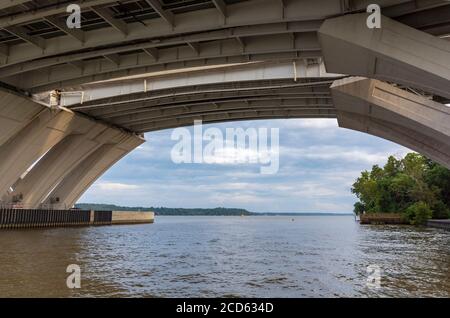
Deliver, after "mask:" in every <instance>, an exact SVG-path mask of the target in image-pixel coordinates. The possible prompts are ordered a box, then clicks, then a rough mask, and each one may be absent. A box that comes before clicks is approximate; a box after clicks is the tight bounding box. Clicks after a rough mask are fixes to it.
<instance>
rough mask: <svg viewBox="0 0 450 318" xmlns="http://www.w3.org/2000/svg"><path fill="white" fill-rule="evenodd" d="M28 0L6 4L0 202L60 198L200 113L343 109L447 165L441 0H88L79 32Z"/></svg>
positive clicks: (64, 201) (446, 52)
mask: <svg viewBox="0 0 450 318" xmlns="http://www.w3.org/2000/svg"><path fill="white" fill-rule="evenodd" d="M36 3H37V1H36ZM36 3H34V1H9V2H8V4H2V2H0V10H1V11H0V81H1V83H0V86H1V87H0V176H1V179H0V203H3V204H11V203H18V204H21V205H22V206H24V207H26V208H37V207H40V206H43V205H45V206H47V205H51V206H52V207H54V208H57V209H63V208H69V207H71V206H72V205H73V204H74V203H75V202H76V201H77V200H78V198H79V197H80V196H81V195H82V194H83V193H84V192H85V191H86V189H87V188H88V187H89V186H90V185H91V184H92V183H93V182H94V181H95V180H96V179H98V178H99V177H100V176H101V175H102V174H103V173H104V172H105V171H106V170H107V169H108V168H110V167H111V166H112V165H113V164H114V163H116V162H117V161H118V160H120V159H121V158H122V157H123V156H125V155H126V154H127V153H129V152H130V151H132V150H133V149H135V148H136V147H137V146H139V145H140V144H142V143H143V142H144V139H143V133H145V132H150V131H156V130H161V129H167V128H174V127H180V126H187V125H192V124H193V122H194V120H199V119H200V120H202V121H203V122H204V123H214V122H225V121H236V120H250V119H273V118H337V120H338V124H339V126H340V127H343V128H348V129H353V130H357V131H361V132H365V133H369V134H372V135H375V136H378V137H381V138H385V139H388V140H391V141H393V142H396V143H398V144H401V145H404V146H406V147H409V148H411V149H413V150H416V151H418V152H420V153H423V154H424V155H426V156H428V157H429V158H431V159H433V160H435V161H436V162H439V163H441V164H443V165H445V166H446V167H448V168H450V107H448V106H446V105H445V104H446V103H449V102H450V41H449V38H450V37H449V35H450V10H449V9H450V3H449V2H448V1H438V0H431V1H424V2H421V1H405V0H403V1H395V0H392V1H388V0H386V1H383V4H382V7H383V10H382V13H383V14H384V16H383V17H382V21H381V23H382V28H381V29H369V28H367V27H366V19H367V14H365V13H358V12H360V11H364V9H365V5H367V4H366V2H365V1H351V2H350V1H340V0H336V1H327V4H326V5H325V4H322V3H321V4H320V5H319V4H318V2H317V1H309V0H305V1H278V0H276V1H275V0H262V1H255V0H249V1H203V2H202V1H193V2H192V3H193V4H191V6H186V7H185V6H184V4H183V3H181V2H180V3H179V4H177V5H175V4H172V5H170V4H166V3H165V2H160V1H153V0H148V1H147V0H146V1H127V4H126V7H127V8H128V9H127V10H129V11H127V13H123V10H122V11H121V10H120V8H119V7H117V4H116V2H115V1H108V0H86V1H84V2H82V4H81V6H82V7H83V8H84V9H85V10H87V13H86V14H85V15H84V19H85V22H86V23H87V24H88V25H89V27H87V28H85V29H81V30H75V31H74V30H70V29H67V28H65V27H64V24H62V23H61V22H64V18H65V13H64V10H63V9H65V7H63V6H59V5H48V6H42V7H37V8H36V6H34V7H33V6H32V4H34V5H35V4H36ZM161 3H162V4H163V5H162V6H161ZM349 3H351V4H349ZM135 6H137V7H135ZM18 8H22V10H19V9H18ZM24 8H25V9H24ZM26 8H28V9H26ZM122 9H123V8H122ZM133 10H135V12H134V11H133ZM130 12H131V13H130ZM133 12H134V15H133ZM137 12H143V13H142V15H140V14H138V13H137ZM349 13H351V14H349ZM44 26H46V27H44ZM169 70H173V71H171V72H168V71H169ZM161 71H162V72H161ZM158 72H159V73H158ZM147 73H151V74H147ZM135 75H136V76H135ZM98 81H101V82H98ZM53 89H62V94H61V98H60V100H59V105H56V107H50V106H49V105H47V103H46V102H49V99H48V98H49V93H48V91H50V90H53ZM38 101H39V102H38Z"/></svg>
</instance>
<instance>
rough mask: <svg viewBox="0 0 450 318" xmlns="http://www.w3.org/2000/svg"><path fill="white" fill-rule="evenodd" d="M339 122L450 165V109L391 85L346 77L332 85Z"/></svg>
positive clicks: (341, 124)
mask: <svg viewBox="0 0 450 318" xmlns="http://www.w3.org/2000/svg"><path fill="white" fill-rule="evenodd" d="M331 94H332V97H333V102H334V105H335V107H336V110H337V114H338V115H337V117H338V122H339V125H340V126H342V127H345V128H351V129H355V130H359V131H365V132H367V133H370V134H374V135H376V136H380V137H382V138H386V139H388V140H392V141H394V142H396V143H398V144H401V145H404V146H406V147H409V148H411V149H413V150H416V151H417V152H420V153H423V154H425V155H427V156H429V157H430V158H431V159H433V160H435V161H437V162H439V163H441V164H443V165H445V166H446V167H448V168H450V108H449V107H447V106H445V105H443V104H439V103H436V102H434V101H432V100H430V99H427V98H425V97H422V96H418V95H416V94H412V93H410V92H407V91H405V90H402V89H399V88H397V87H394V86H392V85H390V84H387V83H384V82H381V81H378V80H372V79H365V78H357V77H356V78H346V79H342V80H338V81H335V82H334V83H333V85H332V86H331Z"/></svg>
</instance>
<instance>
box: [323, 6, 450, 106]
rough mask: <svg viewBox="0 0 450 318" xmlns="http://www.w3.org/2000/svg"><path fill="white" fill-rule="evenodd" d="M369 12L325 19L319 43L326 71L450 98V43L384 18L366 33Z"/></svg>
mask: <svg viewBox="0 0 450 318" xmlns="http://www.w3.org/2000/svg"><path fill="white" fill-rule="evenodd" d="M367 16H368V15H367V14H366V13H361V14H351V15H345V16H341V17H337V18H332V19H328V20H326V21H325V22H324V23H323V24H322V26H321V27H320V30H319V41H320V44H321V47H322V52H323V56H324V61H325V67H326V69H327V72H333V73H340V74H351V75H358V76H364V77H369V78H375V79H380V80H384V81H391V82H395V83H399V84H403V85H406V86H411V87H416V88H420V89H423V90H424V91H426V92H430V93H434V94H436V95H438V96H442V97H445V98H447V99H450V89H449V87H450V63H449V61H450V41H447V40H444V39H440V38H437V37H435V36H432V35H430V34H427V33H425V32H422V31H418V30H416V29H414V28H410V27H408V26H406V25H404V24H402V23H399V22H397V21H394V20H391V19H389V18H387V17H384V16H382V18H381V28H380V29H369V28H368V27H367V25H366V20H367Z"/></svg>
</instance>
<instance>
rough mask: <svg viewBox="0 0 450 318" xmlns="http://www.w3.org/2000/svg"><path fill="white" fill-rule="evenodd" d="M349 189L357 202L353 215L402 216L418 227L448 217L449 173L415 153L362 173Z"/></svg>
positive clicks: (389, 160)
mask: <svg viewBox="0 0 450 318" xmlns="http://www.w3.org/2000/svg"><path fill="white" fill-rule="evenodd" d="M351 190H352V193H354V194H355V195H356V196H357V198H358V199H359V202H357V203H355V205H354V212H355V213H356V214H360V213H361V212H362V211H365V212H366V213H404V214H405V216H406V217H407V218H408V220H410V222H411V223H414V224H418V225H419V224H423V223H424V222H425V221H426V219H427V218H431V217H433V218H449V217H450V170H448V169H446V168H445V167H443V166H441V165H439V164H437V163H435V162H433V161H431V160H430V159H428V158H426V157H424V156H422V155H420V154H417V153H409V154H407V155H406V156H405V157H404V158H403V159H396V158H395V157H393V156H390V157H389V158H388V160H387V162H386V164H385V165H384V166H383V167H382V168H381V167H380V166H378V165H374V166H373V167H372V170H371V171H363V172H362V173H361V176H360V177H359V178H357V179H356V181H355V183H354V184H353V186H352V189H351Z"/></svg>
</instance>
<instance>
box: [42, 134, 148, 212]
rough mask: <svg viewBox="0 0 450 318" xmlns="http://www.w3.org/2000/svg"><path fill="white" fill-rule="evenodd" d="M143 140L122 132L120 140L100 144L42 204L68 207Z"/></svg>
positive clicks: (56, 207)
mask: <svg viewBox="0 0 450 318" xmlns="http://www.w3.org/2000/svg"><path fill="white" fill-rule="evenodd" d="M144 141H145V140H144V139H143V138H141V137H138V136H136V135H132V134H129V133H122V136H121V141H118V142H117V143H109V144H104V145H102V146H100V147H99V148H98V149H97V150H95V151H94V152H93V153H91V154H90V155H89V156H87V157H86V158H85V159H84V160H83V161H81V162H80V163H79V164H78V166H76V167H75V168H74V169H73V170H72V171H71V172H70V173H69V174H68V175H67V176H65V178H64V179H63V180H62V181H61V182H60V183H59V184H58V186H57V187H56V188H55V189H54V190H53V191H52V192H51V193H50V195H49V196H48V198H47V199H46V200H45V201H44V204H46V205H47V204H48V205H52V207H53V208H55V209H58V208H70V207H72V206H73V205H74V204H75V203H76V201H77V200H78V199H79V198H80V197H81V195H82V194H83V193H84V192H85V191H86V190H87V189H88V188H89V187H90V186H91V185H92V183H94V182H95V180H97V179H98V178H99V177H100V176H101V175H102V174H103V173H104V172H105V171H106V170H108V169H109V168H110V167H111V166H113V165H114V164H115V163H116V162H117V161H119V160H120V159H121V158H122V157H124V156H125V155H126V154H128V153H129V152H130V151H132V150H133V149H135V148H136V147H138V146H139V145H141V144H142V143H143V142H144Z"/></svg>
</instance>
